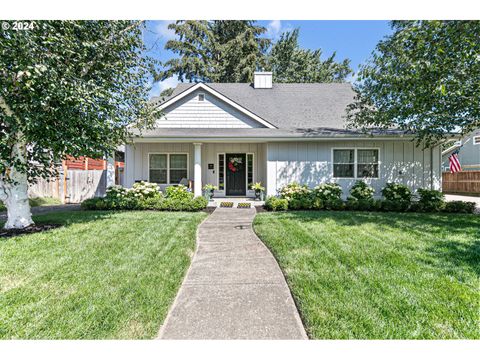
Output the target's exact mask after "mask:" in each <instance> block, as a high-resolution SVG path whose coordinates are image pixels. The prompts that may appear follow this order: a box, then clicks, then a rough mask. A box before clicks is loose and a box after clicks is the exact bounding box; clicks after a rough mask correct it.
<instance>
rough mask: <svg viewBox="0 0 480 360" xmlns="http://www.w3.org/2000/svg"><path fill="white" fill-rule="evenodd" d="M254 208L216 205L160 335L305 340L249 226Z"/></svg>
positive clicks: (276, 271) (274, 268) (275, 270)
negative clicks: (219, 206)
mask: <svg viewBox="0 0 480 360" xmlns="http://www.w3.org/2000/svg"><path fill="white" fill-rule="evenodd" d="M254 217H255V209H225V208H217V209H216V210H215V211H214V212H213V214H212V215H210V216H209V217H208V218H207V219H206V220H205V221H204V222H203V223H202V224H201V225H200V226H199V229H198V236H197V251H196V253H195V255H194V257H193V260H192V264H191V266H190V269H189V271H188V273H187V276H186V277H185V280H184V282H183V284H182V286H181V288H180V291H179V293H178V295H177V298H176V300H175V302H174V304H173V306H172V308H171V309H170V312H169V314H168V316H167V318H166V320H165V323H164V325H163V326H162V327H161V329H160V332H159V338H161V339H307V336H306V333H305V330H304V328H303V325H302V322H301V320H300V316H299V314H298V311H297V308H296V307H295V303H294V301H293V299H292V296H291V294H290V290H289V288H288V286H287V284H286V282H285V278H284V277H283V274H282V272H281V270H280V268H279V266H278V264H277V262H276V260H275V258H274V257H273V255H272V254H271V253H270V251H269V250H268V249H267V248H266V247H265V245H264V244H263V243H262V242H261V241H260V239H259V238H258V237H257V236H256V235H255V233H254V232H253V229H252V222H253V218H254Z"/></svg>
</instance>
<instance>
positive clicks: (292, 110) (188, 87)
mask: <svg viewBox="0 0 480 360" xmlns="http://www.w3.org/2000/svg"><path fill="white" fill-rule="evenodd" d="M353 97H354V92H353V90H352V88H351V86H350V84H347V83H342V84H340V83H329V84H272V74H271V73H266V72H260V73H255V80H254V84H246V83H211V84H203V83H197V84H194V83H188V84H179V85H178V86H177V88H176V89H175V90H174V92H173V93H172V95H171V96H170V97H169V98H167V99H165V100H160V99H154V100H153V101H156V102H157V104H158V106H159V108H160V109H162V110H163V112H164V117H162V118H161V119H159V120H158V121H157V124H156V128H155V129H154V130H149V131H145V132H144V133H143V134H142V136H141V137H136V138H134V139H133V144H132V145H127V146H126V150H125V166H126V169H125V185H126V186H127V187H130V186H132V185H133V183H134V182H136V181H141V180H146V181H151V182H156V183H159V184H160V185H161V187H165V186H167V185H169V184H178V183H179V182H180V181H181V180H182V179H183V181H182V182H183V183H185V180H193V184H194V186H193V187H194V192H195V195H201V193H202V190H201V189H202V187H203V186H204V185H205V184H214V185H216V186H218V188H219V190H218V191H216V196H241V197H243V196H252V195H253V191H251V190H250V189H249V185H250V184H251V183H254V182H261V183H262V184H264V186H265V187H266V192H267V194H268V195H275V194H277V192H278V190H279V189H280V188H281V187H282V186H284V185H286V184H288V183H291V182H294V181H296V182H299V183H302V184H307V185H309V186H311V187H313V186H316V185H318V184H321V183H325V182H336V183H338V184H340V185H341V186H342V188H343V190H344V194H348V191H349V190H350V187H351V186H352V185H353V184H354V183H355V181H356V180H360V179H362V180H365V181H366V182H367V183H369V184H370V185H371V186H373V187H374V188H375V190H376V195H377V196H378V195H380V190H381V189H382V187H383V186H385V184H386V183H387V182H399V183H404V184H406V185H408V186H410V187H411V188H412V189H418V188H433V189H440V187H441V149H440V147H439V146H437V147H434V148H426V149H422V147H415V144H414V142H413V141H412V137H411V135H407V134H404V133H402V132H400V131H396V130H391V131H372V132H371V133H370V134H364V133H362V132H359V131H354V130H347V129H346V127H345V115H346V106H347V105H348V104H349V103H351V102H352V101H353Z"/></svg>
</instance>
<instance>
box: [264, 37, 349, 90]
mask: <svg viewBox="0 0 480 360" xmlns="http://www.w3.org/2000/svg"><path fill="white" fill-rule="evenodd" d="M298 35H299V29H295V30H293V31H288V32H285V33H283V34H282V35H281V36H280V39H279V40H278V41H277V42H276V43H275V44H274V45H273V46H272V49H271V51H270V53H269V54H268V65H269V67H270V68H271V70H272V72H273V80H274V81H275V82H279V83H319V82H342V81H345V78H346V77H347V76H348V75H349V74H351V73H352V69H351V68H350V60H348V59H345V60H343V61H342V62H336V61H335V55H336V54H335V52H334V53H333V54H332V55H331V56H330V57H329V58H327V59H326V60H322V59H321V57H322V50H321V49H317V50H310V49H302V48H300V45H299V44H298Z"/></svg>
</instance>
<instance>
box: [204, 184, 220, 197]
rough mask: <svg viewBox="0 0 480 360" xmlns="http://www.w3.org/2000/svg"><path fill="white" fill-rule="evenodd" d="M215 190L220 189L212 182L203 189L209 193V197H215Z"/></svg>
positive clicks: (206, 193)
mask: <svg viewBox="0 0 480 360" xmlns="http://www.w3.org/2000/svg"><path fill="white" fill-rule="evenodd" d="M215 190H218V188H217V187H216V186H215V185H212V184H207V185H205V186H204V187H203V191H205V195H207V198H208V199H213V195H214V193H215Z"/></svg>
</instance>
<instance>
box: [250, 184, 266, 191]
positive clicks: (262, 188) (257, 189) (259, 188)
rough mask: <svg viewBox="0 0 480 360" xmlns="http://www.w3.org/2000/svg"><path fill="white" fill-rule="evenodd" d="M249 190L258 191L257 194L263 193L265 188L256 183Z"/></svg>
mask: <svg viewBox="0 0 480 360" xmlns="http://www.w3.org/2000/svg"><path fill="white" fill-rule="evenodd" d="M250 189H252V190H254V191H259V192H263V191H265V187H263V186H262V183H261V182H256V183H254V184H252V186H250Z"/></svg>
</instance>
